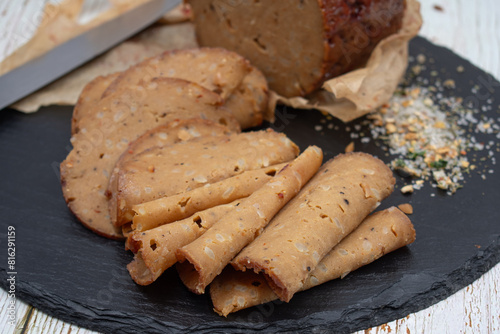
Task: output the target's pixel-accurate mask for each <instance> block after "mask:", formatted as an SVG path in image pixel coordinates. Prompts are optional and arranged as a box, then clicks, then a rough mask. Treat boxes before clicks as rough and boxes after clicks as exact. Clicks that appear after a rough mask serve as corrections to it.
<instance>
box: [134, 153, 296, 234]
mask: <svg viewBox="0 0 500 334" xmlns="http://www.w3.org/2000/svg"><path fill="white" fill-rule="evenodd" d="M285 165H286V163H283V164H279V165H274V166H270V167H266V168H262V169H255V170H249V171H246V172H243V173H241V174H239V175H235V176H233V177H229V178H227V179H224V180H222V181H219V182H215V183H207V184H206V185H205V186H204V187H198V188H195V189H193V190H190V191H186V192H184V193H181V194H178V195H173V196H169V197H163V198H159V199H157V200H154V201H151V202H145V203H142V204H137V205H134V206H133V207H132V210H133V211H134V212H135V216H134V218H133V224H132V230H134V231H147V230H150V229H152V228H155V227H157V226H160V225H163V224H168V223H171V222H174V221H176V220H179V219H183V218H186V217H189V216H190V215H192V214H194V213H196V212H197V211H200V210H205V209H208V208H211V207H214V206H217V205H221V204H227V203H230V202H232V201H234V200H237V199H240V198H243V197H248V196H250V195H251V194H252V193H253V192H254V191H256V190H257V189H259V188H260V187H262V186H263V185H264V184H265V183H266V182H268V181H269V180H270V179H271V178H272V177H273V176H274V175H275V174H276V173H277V172H279V171H280V170H281V169H282V168H283V167H284V166H285Z"/></svg>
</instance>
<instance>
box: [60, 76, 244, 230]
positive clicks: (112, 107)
mask: <svg viewBox="0 0 500 334" xmlns="http://www.w3.org/2000/svg"><path fill="white" fill-rule="evenodd" d="M220 102H221V100H220V97H219V95H217V94H215V93H212V92H210V91H208V90H207V89H205V88H203V87H201V86H199V85H197V84H194V83H190V82H188V81H185V80H181V79H171V78H160V79H154V80H152V81H151V82H149V83H146V84H144V85H140V86H137V87H134V88H130V89H123V90H119V91H117V92H115V93H114V94H112V95H110V96H108V97H107V98H105V99H102V100H101V101H100V102H99V103H98V104H97V105H95V106H94V107H93V109H95V110H93V111H92V112H91V113H89V114H86V116H85V117H82V118H80V122H79V124H80V130H79V131H78V133H76V134H75V135H74V136H73V137H72V138H71V143H72V145H73V150H72V151H71V152H70V153H69V154H68V156H67V157H66V159H65V160H64V161H63V162H62V163H61V165H60V170H61V184H62V190H63V195H64V198H65V200H66V202H67V204H68V206H69V208H70V209H71V211H72V212H73V213H74V214H75V215H76V217H77V218H78V219H79V220H80V221H81V222H82V223H83V224H84V225H85V226H87V227H88V228H90V229H91V230H93V231H95V232H96V233H98V234H101V235H103V236H106V237H110V238H116V239H119V238H122V232H121V228H117V227H115V226H113V224H112V222H111V218H110V216H109V213H108V198H107V197H106V194H105V192H106V187H107V186H108V181H109V177H110V174H111V172H112V170H113V168H114V166H115V164H116V162H117V160H118V158H119V157H120V155H121V154H122V153H123V151H125V150H126V149H127V146H128V144H129V143H130V142H131V141H134V140H135V139H137V138H138V137H139V136H141V135H142V134H143V133H144V132H146V131H148V130H150V129H151V128H154V127H156V126H158V125H160V124H163V123H168V122H170V121H173V120H177V119H183V118H193V117H199V118H204V119H210V120H213V121H215V122H218V123H223V124H228V125H230V124H235V123H234V122H235V120H234V117H233V116H232V115H231V114H230V113H228V112H227V111H225V110H224V109H220V107H219V104H220Z"/></svg>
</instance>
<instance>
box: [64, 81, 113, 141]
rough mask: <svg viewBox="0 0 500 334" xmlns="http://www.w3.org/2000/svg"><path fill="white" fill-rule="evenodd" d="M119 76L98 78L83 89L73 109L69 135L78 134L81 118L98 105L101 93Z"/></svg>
mask: <svg viewBox="0 0 500 334" xmlns="http://www.w3.org/2000/svg"><path fill="white" fill-rule="evenodd" d="M119 75H120V73H119V72H116V73H112V74H108V75H106V76H98V77H97V78H95V79H94V80H92V81H91V82H89V83H88V84H87V85H85V87H84V88H83V90H82V92H81V93H80V96H79V97H78V101H77V102H76V105H75V108H74V109H73V116H72V118H71V134H75V133H77V132H78V130H79V129H78V123H79V121H80V118H81V117H85V114H86V113H87V112H88V111H90V110H92V108H93V107H94V106H95V105H96V104H97V103H99V101H100V100H101V97H102V93H104V91H105V90H106V88H108V86H109V85H110V84H111V82H113V80H115V79H116V78H117V77H118V76H119Z"/></svg>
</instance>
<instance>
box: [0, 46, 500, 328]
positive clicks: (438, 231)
mask: <svg viewBox="0 0 500 334" xmlns="http://www.w3.org/2000/svg"><path fill="white" fill-rule="evenodd" d="M420 53H422V54H425V55H426V56H427V59H428V60H429V66H428V67H429V69H428V70H429V71H430V70H432V68H435V69H437V70H438V71H439V73H440V77H446V78H452V79H454V80H455V81H456V83H457V88H456V89H455V90H454V91H452V92H451V93H453V94H456V95H459V96H460V95H461V96H464V97H466V98H468V99H469V100H470V101H469V102H472V103H477V107H479V108H480V107H481V106H482V105H483V104H485V103H486V99H489V100H490V101H489V102H492V106H493V110H492V111H488V115H489V116H490V117H495V119H497V118H498V116H499V114H498V110H499V109H498V104H499V101H500V83H498V82H497V81H494V80H493V79H491V76H489V75H488V74H486V73H484V72H482V71H481V70H479V69H477V68H475V67H474V66H472V65H471V64H469V63H468V62H467V61H465V60H463V59H460V58H459V57H458V56H456V55H454V54H453V53H452V52H450V51H448V50H446V49H443V48H439V47H436V46H434V45H432V44H431V43H429V42H427V41H426V40H424V39H422V38H416V39H415V40H414V41H412V43H411V54H412V55H416V54H420ZM459 65H462V66H463V67H464V69H465V71H464V73H461V74H459V73H458V72H457V71H456V68H457V66H459ZM422 75H423V76H424V77H425V76H427V79H428V80H429V82H430V83H432V80H433V76H432V75H430V74H429V73H427V74H422ZM408 78H409V80H410V82H411V81H412V80H414V79H411V78H410V76H408ZM3 84H5V83H3ZM474 85H479V93H481V95H479V94H476V95H472V94H471V93H470V92H471V88H472V86H474ZM485 97H486V98H485ZM70 117H71V108H63V107H48V108H43V110H41V111H40V112H38V113H35V114H31V115H24V114H21V113H18V112H15V111H12V110H3V111H1V112H0V157H2V160H3V161H2V162H1V164H0V175H1V178H0V210H1V212H2V219H1V221H0V249H1V254H2V255H1V259H2V260H1V261H0V285H1V286H2V287H3V288H4V289H6V287H7V281H6V276H7V271H8V270H7V260H6V259H7V254H6V252H7V244H6V242H7V227H8V226H14V227H15V229H16V230H15V231H16V268H15V270H16V272H17V275H16V289H17V290H16V296H17V297H18V298H19V299H22V300H23V301H25V302H27V303H29V304H32V305H33V306H35V307H37V308H39V309H41V310H42V311H44V312H46V313H48V314H50V315H52V316H55V317H58V318H61V319H63V320H65V321H69V322H71V323H75V324H77V325H80V326H83V327H87V328H90V329H94V330H98V331H102V332H120V333H135V332H138V331H139V332H151V333H155V332H179V333H187V332H194V331H197V332H251V331H262V332H278V331H283V332H300V331H307V332H323V331H325V332H326V331H328V332H330V331H332V330H334V331H335V332H337V333H341V332H350V331H354V330H360V329H363V328H368V327H371V326H375V325H379V324H382V323H385V322H388V321H391V320H394V319H397V318H401V317H404V316H406V315H407V314H409V313H412V312H416V311H418V310H421V309H423V308H425V307H428V306H430V305H432V304H434V303H436V302H438V301H439V300H442V299H444V298H446V297H447V296H449V295H450V294H452V293H454V292H455V291H457V290H458V289H460V288H462V287H464V286H466V285H468V284H470V283H471V282H473V281H474V280H475V279H477V278H478V277H479V276H480V275H481V274H483V273H484V272H486V271H487V270H488V269H490V268H491V267H492V266H494V265H495V264H496V263H497V262H498V261H499V260H500V224H499V218H498V217H499V216H498V208H497V207H498V205H499V203H500V192H499V190H498V189H500V177H499V172H500V171H498V168H495V166H492V167H491V168H494V169H495V173H494V174H488V179H487V180H486V181H484V180H482V179H481V178H480V176H479V175H477V174H472V175H471V177H468V178H467V184H466V186H465V188H464V189H462V190H459V191H458V192H457V193H456V194H455V195H454V196H451V197H450V196H447V195H445V194H443V193H441V192H439V191H437V190H436V189H434V188H431V187H430V186H429V185H428V184H427V185H426V186H425V187H424V188H423V189H422V190H420V191H417V192H416V193H414V194H413V195H412V196H403V195H402V194H401V193H400V192H399V191H395V193H394V194H393V195H392V196H391V197H390V198H389V199H388V200H387V201H385V202H384V203H383V207H388V206H390V205H397V204H400V203H405V202H408V201H409V202H411V203H412V205H413V207H414V209H415V213H414V214H413V215H412V216H411V219H412V221H413V222H414V224H415V227H416V230H417V241H416V242H415V243H414V244H412V245H410V246H409V247H405V248H403V249H400V250H398V251H396V252H394V253H391V254H388V255H386V256H385V257H383V258H381V259H380V260H378V261H376V262H375V263H373V264H370V265H368V266H366V267H364V268H361V269H360V270H358V271H356V272H354V273H351V274H350V275H348V276H347V277H346V278H345V279H343V280H336V281H332V282H329V283H326V284H324V285H322V286H319V287H317V288H315V289H312V290H310V291H307V292H304V293H299V294H297V295H296V296H295V297H294V298H293V300H292V301H291V302H290V303H289V304H284V303H280V302H274V303H268V304H265V305H261V306H259V307H254V308H251V309H248V310H244V311H241V312H238V313H236V314H234V315H230V316H229V317H228V318H227V319H224V318H221V317H219V316H218V315H216V314H215V313H214V312H213V311H212V306H211V303H210V300H209V297H208V296H196V295H193V294H191V293H189V292H188V291H187V290H186V289H185V288H184V287H183V286H182V284H181V283H180V281H179V279H178V278H177V275H176V273H175V271H173V270H169V271H167V272H166V273H165V274H164V275H163V276H162V277H161V278H160V279H159V280H158V281H157V282H155V283H154V284H152V285H150V286H148V287H140V286H138V285H136V284H134V282H133V281H132V280H131V279H130V277H129V275H128V272H127V270H126V268H125V266H126V264H127V263H128V262H129V261H130V260H131V254H129V253H126V252H124V251H123V244H122V243H121V242H117V241H111V240H107V239H104V238H101V237H99V236H97V235H95V234H93V233H92V232H90V231H88V230H87V229H85V228H84V227H83V226H82V225H81V224H80V223H78V222H77V220H76V219H75V218H74V217H73V216H72V214H71V213H70V212H69V210H68V209H67V207H66V205H65V203H64V200H63V197H62V193H61V189H60V184H59V172H58V165H59V163H60V162H61V161H62V160H63V159H64V158H65V156H66V154H67V153H68V151H69V150H70V147H71V146H70V143H69V138H70ZM323 118H324V116H323V115H321V113H319V112H304V111H296V110H292V109H289V108H280V109H279V110H278V121H277V122H276V124H275V125H274V127H275V128H276V129H278V130H281V131H284V132H285V133H287V134H288V135H289V136H290V137H291V139H292V140H294V141H295V142H296V143H298V144H299V145H300V146H301V148H305V147H306V145H308V144H316V145H319V146H320V147H322V148H323V149H324V151H325V155H326V158H330V157H332V156H334V155H335V154H337V153H339V152H342V151H343V149H344V147H345V146H346V145H347V144H348V143H349V142H350V141H351V139H350V137H349V134H348V133H347V132H345V131H344V130H343V129H344V125H342V124H341V123H339V122H335V121H334V123H335V124H336V125H338V126H339V127H340V130H338V131H333V130H328V129H325V130H323V131H321V132H318V131H316V130H315V129H314V126H315V125H319V124H320V120H321V119H323ZM354 124H356V123H352V124H350V125H351V126H352V125H354ZM476 137H477V138H478V139H479V140H480V141H481V140H483V141H484V140H491V136H489V137H482V136H481V135H476ZM497 147H498V146H497ZM356 148H357V150H361V151H365V152H370V153H372V154H375V155H377V156H379V157H381V158H382V159H384V160H385V161H386V162H388V161H389V157H387V156H386V155H384V152H383V151H382V150H381V149H380V148H379V147H378V146H376V145H375V142H374V141H373V140H372V141H370V142H369V143H367V144H363V143H361V142H359V141H358V142H357V143H356ZM402 184H403V180H402V179H401V178H400V177H398V186H399V187H401V185H402ZM431 193H435V194H436V195H435V197H431ZM477 245H480V246H481V247H480V248H478V247H477Z"/></svg>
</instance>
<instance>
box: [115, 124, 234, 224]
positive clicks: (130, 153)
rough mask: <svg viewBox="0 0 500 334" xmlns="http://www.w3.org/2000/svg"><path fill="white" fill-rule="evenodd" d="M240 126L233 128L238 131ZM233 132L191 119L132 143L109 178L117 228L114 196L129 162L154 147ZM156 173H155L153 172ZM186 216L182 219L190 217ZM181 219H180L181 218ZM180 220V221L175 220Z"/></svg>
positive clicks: (141, 137) (146, 134)
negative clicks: (123, 168)
mask: <svg viewBox="0 0 500 334" xmlns="http://www.w3.org/2000/svg"><path fill="white" fill-rule="evenodd" d="M237 127H238V124H235V126H233V127H232V128H233V129H235V130H237V132H239V131H238V128H237ZM231 133H232V132H231V131H230V130H229V128H228V127H227V126H225V125H222V124H218V123H215V122H214V121H211V120H208V119H201V118H191V119H184V120H175V121H172V122H169V123H167V124H163V125H160V126H157V127H156V128H154V129H152V130H150V131H148V132H146V133H145V134H143V135H142V136H140V137H139V138H137V139H136V140H134V141H133V142H131V143H130V144H129V146H128V148H127V149H126V150H125V152H123V153H122V155H121V156H120V158H119V159H118V161H117V162H116V165H115V168H113V172H112V173H111V176H110V178H109V183H108V187H107V193H106V195H107V196H108V197H109V198H110V201H109V203H108V205H109V208H110V210H109V214H110V216H111V221H112V222H113V224H115V226H121V225H123V224H121V225H120V224H117V217H116V215H117V210H116V196H113V193H112V192H113V191H115V190H116V189H117V187H118V172H119V171H120V170H121V169H122V166H124V165H125V164H126V163H127V162H128V161H130V160H133V159H134V158H135V157H136V156H137V155H139V154H141V153H142V152H144V151H146V150H148V149H150V148H152V147H165V146H169V145H173V144H175V143H179V142H185V141H188V140H191V139H194V138H199V137H206V136H212V137H216V136H222V135H229V134H231ZM152 172H154V171H152ZM188 216H189V215H187V216H184V217H182V218H185V217H188ZM179 219H180V218H179ZM175 220H178V219H175Z"/></svg>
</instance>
